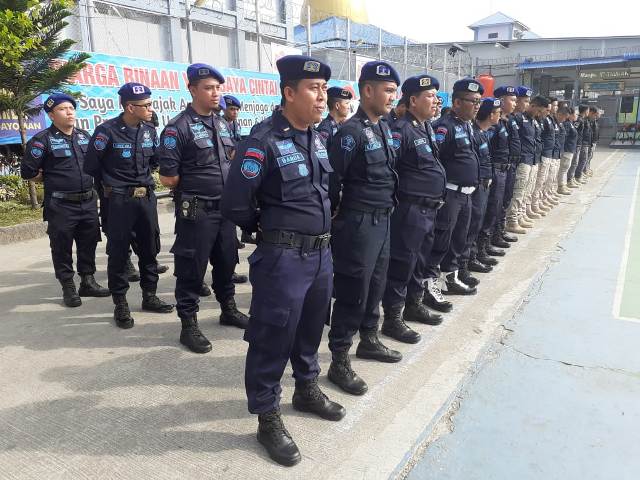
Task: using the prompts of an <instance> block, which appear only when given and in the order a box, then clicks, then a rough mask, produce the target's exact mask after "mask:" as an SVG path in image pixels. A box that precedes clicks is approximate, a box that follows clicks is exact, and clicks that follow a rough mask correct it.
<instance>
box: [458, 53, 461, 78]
mask: <svg viewBox="0 0 640 480" xmlns="http://www.w3.org/2000/svg"><path fill="white" fill-rule="evenodd" d="M461 62H462V57H461V54H460V52H458V78H460V63H461Z"/></svg>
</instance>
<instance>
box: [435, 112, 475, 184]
mask: <svg viewBox="0 0 640 480" xmlns="http://www.w3.org/2000/svg"><path fill="white" fill-rule="evenodd" d="M433 129H434V130H435V132H436V143H437V144H438V152H439V154H440V161H441V162H442V165H443V166H444V169H445V171H446V172H447V182H450V183H453V184H455V185H458V186H460V187H476V186H478V184H479V183H480V162H479V161H478V155H477V153H476V148H474V142H475V140H474V135H473V132H472V127H471V124H470V123H469V122H466V121H464V120H462V119H460V118H458V117H457V116H456V115H455V114H454V113H453V112H451V113H450V114H449V115H445V116H444V117H440V118H439V119H438V120H436V121H435V122H434V123H433Z"/></svg>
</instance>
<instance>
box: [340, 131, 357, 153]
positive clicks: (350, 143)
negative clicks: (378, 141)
mask: <svg viewBox="0 0 640 480" xmlns="http://www.w3.org/2000/svg"><path fill="white" fill-rule="evenodd" d="M340 146H341V147H342V149H343V150H346V151H347V152H350V151H351V150H353V149H354V148H355V146H356V141H355V139H354V138H353V136H351V135H345V136H344V137H342V140H341V141H340Z"/></svg>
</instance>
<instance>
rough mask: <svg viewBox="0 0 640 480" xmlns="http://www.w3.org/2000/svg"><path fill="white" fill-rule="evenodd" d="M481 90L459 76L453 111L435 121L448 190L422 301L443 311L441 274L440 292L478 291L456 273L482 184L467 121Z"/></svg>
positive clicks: (447, 304) (445, 304) (477, 104)
mask: <svg viewBox="0 0 640 480" xmlns="http://www.w3.org/2000/svg"><path fill="white" fill-rule="evenodd" d="M483 93H484V88H483V87H482V85H481V84H480V83H479V82H478V81H477V80H474V79H473V78H464V79H461V80H458V81H457V82H456V83H454V85H453V95H452V102H453V103H452V106H451V113H450V114H449V115H446V116H445V117H442V118H441V119H440V120H438V121H436V122H435V123H434V125H433V128H434V130H435V132H436V143H437V145H438V151H439V153H440V161H441V162H442V165H443V166H444V169H445V171H446V173H447V185H446V189H447V193H446V197H445V204H444V206H443V207H442V208H441V209H440V210H439V211H438V216H437V217H436V233H435V241H434V245H433V249H432V250H431V255H429V258H428V259H427V262H426V268H425V276H426V278H427V290H426V292H425V300H424V301H425V303H426V304H427V305H429V306H431V307H432V308H434V309H435V310H438V311H442V312H447V311H450V310H451V308H452V305H451V303H450V302H447V301H445V300H444V298H443V297H442V292H441V290H440V285H439V282H438V279H439V276H440V272H441V273H442V278H443V280H444V293H446V294H448V295H473V294H475V293H476V287H472V286H470V285H467V284H466V283H464V282H463V281H462V280H461V279H460V278H459V277H458V269H459V267H460V265H459V260H460V257H461V255H462V254H463V252H464V249H465V246H466V243H467V234H468V230H469V223H470V221H471V204H472V201H471V200H472V197H471V195H472V194H473V192H474V191H475V190H476V189H477V188H478V185H479V183H480V163H479V160H478V155H477V153H476V147H475V144H476V140H475V137H474V135H473V131H472V125H471V122H472V121H473V119H474V118H475V117H476V114H477V113H478V110H479V109H480V103H481V99H480V97H481V96H482V94H483Z"/></svg>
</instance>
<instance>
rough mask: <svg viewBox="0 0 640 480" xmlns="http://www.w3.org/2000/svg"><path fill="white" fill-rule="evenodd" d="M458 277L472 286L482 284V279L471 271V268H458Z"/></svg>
mask: <svg viewBox="0 0 640 480" xmlns="http://www.w3.org/2000/svg"><path fill="white" fill-rule="evenodd" d="M458 278H459V279H460V280H462V282H463V283H466V284H467V285H469V286H470V287H477V286H478V285H480V280H478V279H477V278H476V277H474V276H473V275H471V273H469V270H468V269H467V268H466V267H464V268H461V269H460V270H458Z"/></svg>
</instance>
